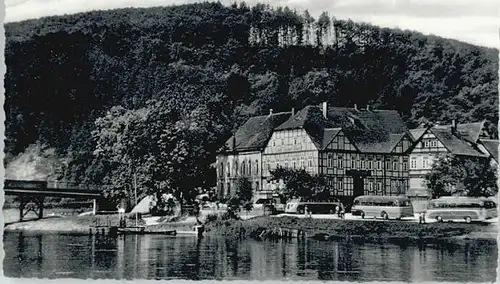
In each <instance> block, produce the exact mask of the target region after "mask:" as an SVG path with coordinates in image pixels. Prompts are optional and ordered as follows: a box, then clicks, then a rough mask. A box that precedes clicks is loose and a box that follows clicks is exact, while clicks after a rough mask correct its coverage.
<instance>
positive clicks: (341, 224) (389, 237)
mask: <svg viewBox="0 0 500 284" xmlns="http://www.w3.org/2000/svg"><path fill="white" fill-rule="evenodd" d="M206 230H207V232H208V233H212V234H221V235H224V236H236V237H238V238H257V239H263V238H264V239H265V238H279V237H280V235H281V237H283V236H282V234H283V232H284V231H286V232H290V231H294V232H303V233H304V236H305V237H311V238H317V239H321V240H328V239H332V240H341V239H348V240H360V241H366V242H404V243H417V242H425V243H432V242H441V241H445V240H446V241H454V240H456V241H458V240H467V239H477V240H488V241H495V242H496V239H497V227H496V224H465V223H430V224H418V223H412V222H401V221H385V222H366V221H362V220H326V219H304V218H295V217H288V216H285V217H281V218H273V217H258V218H253V219H250V220H244V221H243V220H239V221H215V222H212V223H210V224H208V225H207V228H206ZM285 237H289V236H285Z"/></svg>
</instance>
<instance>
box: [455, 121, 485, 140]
mask: <svg viewBox="0 0 500 284" xmlns="http://www.w3.org/2000/svg"><path fill="white" fill-rule="evenodd" d="M483 127H484V121H481V122H473V123H463V124H458V125H457V131H458V133H459V134H460V135H461V136H462V137H463V138H464V139H465V140H467V141H469V142H471V143H477V140H478V139H479V136H480V135H481V131H482V130H483Z"/></svg>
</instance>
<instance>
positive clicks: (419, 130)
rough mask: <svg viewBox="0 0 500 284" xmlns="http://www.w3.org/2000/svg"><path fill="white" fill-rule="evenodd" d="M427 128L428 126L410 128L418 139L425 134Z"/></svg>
mask: <svg viewBox="0 0 500 284" xmlns="http://www.w3.org/2000/svg"><path fill="white" fill-rule="evenodd" d="M426 130H427V128H415V129H411V130H410V134H411V136H412V137H413V139H414V140H415V141H417V140H418V139H420V137H422V135H424V133H425V131H426Z"/></svg>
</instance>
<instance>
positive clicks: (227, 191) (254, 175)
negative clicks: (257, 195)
mask: <svg viewBox="0 0 500 284" xmlns="http://www.w3.org/2000/svg"><path fill="white" fill-rule="evenodd" d="M241 177H246V178H248V180H249V181H250V182H251V183H252V188H253V189H254V190H255V191H256V192H258V191H260V190H261V189H262V154H261V153H260V152H259V151H252V152H239V153H234V154H224V155H218V156H217V184H218V185H219V186H218V189H217V190H218V196H219V197H222V198H227V197H230V196H232V195H233V194H234V193H235V192H236V189H237V188H236V187H237V182H238V179H239V178H241Z"/></svg>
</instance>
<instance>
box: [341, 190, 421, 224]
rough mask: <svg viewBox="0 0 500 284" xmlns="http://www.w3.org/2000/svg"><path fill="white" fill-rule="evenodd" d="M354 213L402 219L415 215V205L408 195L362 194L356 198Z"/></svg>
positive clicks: (352, 211) (363, 216) (353, 207)
mask: <svg viewBox="0 0 500 284" xmlns="http://www.w3.org/2000/svg"><path fill="white" fill-rule="evenodd" d="M351 213H352V215H355V216H361V218H365V217H366V216H371V217H374V218H376V217H382V218H383V219H385V220H388V219H389V218H395V219H401V218H403V217H413V216H414V214H413V206H412V205H411V202H410V199H409V198H408V197H406V196H378V195H362V196H358V197H356V198H354V204H353V206H352V209H351Z"/></svg>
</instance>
